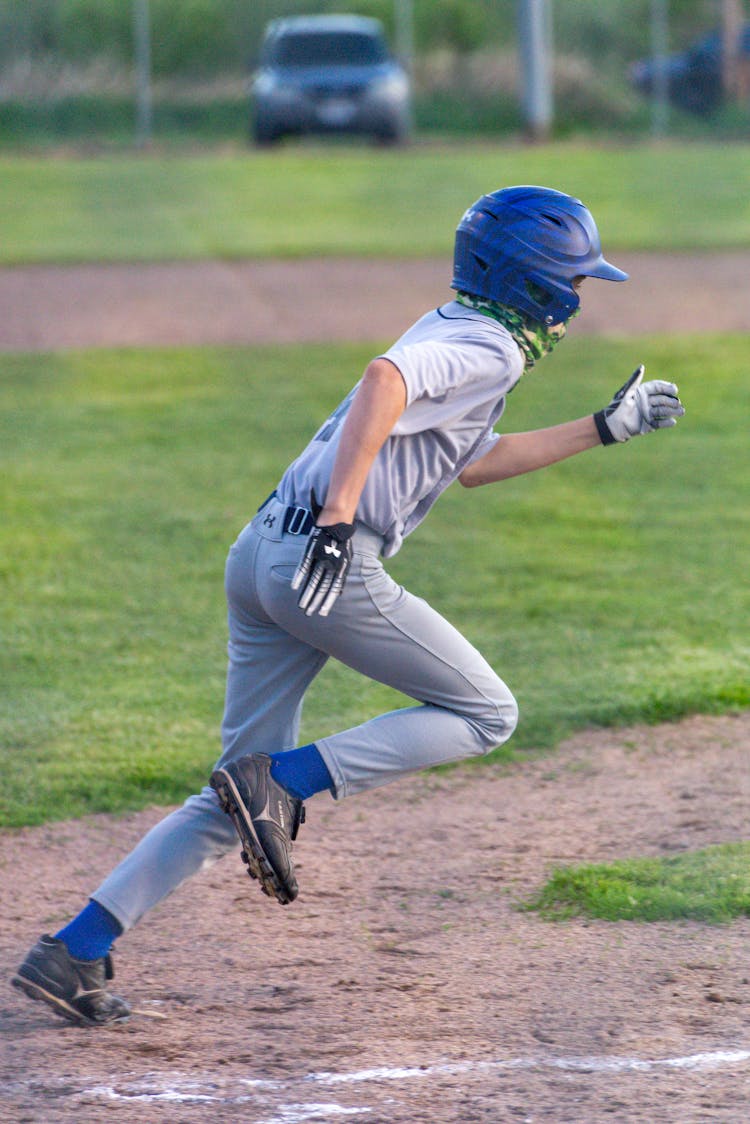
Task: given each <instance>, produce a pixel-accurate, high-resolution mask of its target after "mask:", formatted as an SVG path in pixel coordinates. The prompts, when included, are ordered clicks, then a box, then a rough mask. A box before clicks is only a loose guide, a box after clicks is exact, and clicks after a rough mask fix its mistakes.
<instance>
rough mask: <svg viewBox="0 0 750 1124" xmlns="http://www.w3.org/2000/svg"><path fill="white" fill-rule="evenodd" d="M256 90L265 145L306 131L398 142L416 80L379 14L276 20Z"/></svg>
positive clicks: (258, 139)
mask: <svg viewBox="0 0 750 1124" xmlns="http://www.w3.org/2000/svg"><path fill="white" fill-rule="evenodd" d="M251 94H252V103H253V104H252V137H253V140H254V141H255V143H256V144H260V145H267V144H273V143H274V142H275V141H278V140H280V139H281V138H282V137H283V136H286V135H288V134H291V135H297V136H299V135H303V134H307V133H354V134H357V133H359V134H364V135H368V136H371V137H373V138H375V139H376V140H379V141H381V142H383V143H391V144H396V143H399V142H402V141H405V140H406V139H407V138H408V136H409V133H410V127H411V90H410V83H409V79H408V76H407V74H406V72H405V71H404V69H403V67H401V66H400V65H399V64H398V63H397V62H396V61H395V60H394V59H393V58H391V56H390V54H389V52H388V46H387V44H386V40H385V36H384V32H383V27H382V24H381V23H380V22H379V21H378V20H374V19H367V18H365V17H361V16H296V17H290V18H288V19H278V20H273V21H272V22H271V23H270V24H269V25H268V27H267V28H266V32H265V36H264V39H263V45H262V47H261V56H260V68H259V70H258V71H257V73H256V74H255V76H254V79H253V82H252V91H251Z"/></svg>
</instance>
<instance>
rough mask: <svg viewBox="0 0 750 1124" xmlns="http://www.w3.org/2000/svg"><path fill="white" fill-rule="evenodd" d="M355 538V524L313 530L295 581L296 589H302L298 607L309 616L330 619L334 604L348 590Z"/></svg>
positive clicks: (293, 581)
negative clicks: (348, 574)
mask: <svg viewBox="0 0 750 1124" xmlns="http://www.w3.org/2000/svg"><path fill="white" fill-rule="evenodd" d="M353 534H354V527H353V526H352V524H351V523H334V524H333V526H331V527H313V529H312V531H311V532H310V537H309V539H308V540H307V547H306V548H305V553H304V555H303V557H302V561H301V562H300V564H299V566H298V567H297V571H296V573H295V575H294V577H293V578H292V589H300V590H301V593H300V595H299V597H298V598H297V604H298V605H299V607H300V609H302V610H304V613H305V616H307V617H311V616H312V615H313V613H319V614H320V616H321V617H327V616H328V614H329V613H330V611H331V609H332V608H333V603H334V601H335V600H336V598H337V597H338V595H339V594H340V593H341V591H342V589H343V588H344V583H345V581H346V575H347V573H348V570H349V567H350V565H351V562H352V544H351V542H350V541H349V540H350V539H351V537H352V535H353Z"/></svg>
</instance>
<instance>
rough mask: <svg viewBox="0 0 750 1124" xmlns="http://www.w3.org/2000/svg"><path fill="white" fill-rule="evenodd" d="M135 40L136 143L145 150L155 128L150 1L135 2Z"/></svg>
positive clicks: (138, 0) (139, 0)
mask: <svg viewBox="0 0 750 1124" xmlns="http://www.w3.org/2000/svg"><path fill="white" fill-rule="evenodd" d="M133 39H134V43H135V83H136V129H135V143H136V145H137V146H138V147H139V148H143V147H144V146H145V145H147V144H148V143H149V141H150V140H151V132H152V128H153V106H152V98H151V21H150V18H149V8H148V0H133Z"/></svg>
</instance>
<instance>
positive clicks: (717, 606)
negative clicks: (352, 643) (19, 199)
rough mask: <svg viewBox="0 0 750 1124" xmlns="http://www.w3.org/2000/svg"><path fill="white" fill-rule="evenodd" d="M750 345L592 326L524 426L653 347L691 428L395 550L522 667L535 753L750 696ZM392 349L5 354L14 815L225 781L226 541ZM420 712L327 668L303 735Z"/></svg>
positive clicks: (452, 519) (60, 813) (2, 658)
mask: <svg viewBox="0 0 750 1124" xmlns="http://www.w3.org/2000/svg"><path fill="white" fill-rule="evenodd" d="M746 348H747V341H746V339H745V338H743V337H739V336H737V337H722V338H712V337H708V336H700V337H694V338H685V339H683V340H679V341H675V340H667V339H658V338H653V339H647V340H639V341H638V343H637V345H635V344H634V343H633V342H632V341H624V340H623V341H616V340H609V341H603V340H598V341H596V340H591V339H588V340H587V339H582V340H575V339H571V340H569V341H568V342H567V343H566V344H565V346H564V347H562V348H560V349H559V350H558V351H556V352H555V354H554V355H553V356H552V357H550V358H549V359H548V360H546V361H545V363H544V364H543V365H542V366H541V367H540V368H539V369H538V370H537V371H535V372H532V373H530V374H529V375H528V376H527V377H526V378H525V380H524V383H523V384H522V386H521V387H520V388H519V389H518V390H517V391H516V392H515V393H514V394H513V396H512V398H511V399H510V401H509V407H508V410H507V412H506V418H505V423H504V424H505V425H506V427H507V428H508V429H525V428H529V427H531V426H535V425H544V424H551V423H553V422H555V421H559V420H562V419H564V418H566V417H573V416H577V415H580V414H583V413H587V412H590V411H592V410H594V409H596V408H598V407H599V406H600V405H602V404H603V403H604V402H606V401H607V400H608V399H609V397H610V395H611V393H612V391H613V390H614V389H615V388H616V387H617V386H618V385H619V384H620V383H621V382H622V381H623V379H624V377H625V376H627V375H628V374H629V373H630V371H631V370H632V368H633V366H634V365H635V363H636V362H638V361H644V362H646V364H647V370H648V373H649V374H650V375H652V376H657V375H658V376H663V377H666V378H673V379H674V380H675V381H677V382H678V383H679V384H680V388H681V391H682V395H683V399H684V401H685V403H686V407H687V411H688V413H687V416H686V417H685V418H684V419H683V421H682V422H681V423H680V425H679V427H678V428H677V429H675V430H673V431H670V432H667V433H663V434H657V435H652V436H650V437H648V438H643V439H639V440H637V441H633V442H631V443H630V444H629V445H627V446H625V447H615V448H612V449H597V450H594V451H592V452H590V453H587V454H585V455H584V456H581V457H578V458H575V459H573V460H571V461H569V462H566V463H565V464H562V465H558V466H556V467H554V468H551V469H548V470H545V471H544V472H541V473H536V474H534V475H532V476H529V477H525V478H519V479H517V480H513V481H508V482H506V483H505V484H503V485H499V486H495V487H494V488H482V489H476V490H474V491H471V492H466V491H464V490H463V489H461V488H460V487H459V486H455V487H454V488H452V489H450V490H449V492H448V493H447V494H446V495H445V496H444V497H443V498H442V499H441V501H440V503H439V504H438V505H437V507H436V509H435V511H434V512H433V514H432V515H431V518H430V519H429V520H428V522H427V523H426V524H424V525H423V526H422V527H421V528H420V529H419V530H418V531H417V532H416V534H415V535H414V536H413V538H411V539H410V540H409V542H408V543H407V544H406V547H405V548H404V550H403V552H402V554H401V555H399V556H398V557H397V558H396V559H395V560H394V562H393V564H392V565H391V567H390V568H391V569H392V572H393V573H394V574H395V576H396V577H397V578H399V579H400V580H403V581H405V582H406V583H407V584H408V585H409V587H410V588H411V589H412V590H413V591H414V592H415V593H418V594H422V595H424V596H426V597H428V598H429V599H430V600H431V601H433V602H434V604H435V606H436V607H437V608H439V609H440V610H441V611H442V612H443V613H444V614H445V615H446V616H447V617H448V618H449V619H451V620H453V621H454V623H455V624H456V625H457V626H458V627H460V628H461V629H462V630H463V631H464V632H465V633H466V634H467V635H468V636H469V637H470V638H471V639H472V640H473V641H474V642H475V643H476V644H477V645H478V646H479V647H480V648H481V649H482V650H483V651H484V653H485V654H486V655H487V657H488V658H489V660H490V661H491V662H492V663H493V665H494V666H495V667H496V668H497V670H498V671H499V673H500V674H501V675H503V676H504V677H505V678H506V679H507V680H508V682H509V683H510V685H511V686H512V688H513V689H514V691H515V692H516V694H517V696H518V698H519V702H520V705H521V714H522V718H521V725H520V728H519V731H518V734H517V736H516V738H515V739H514V743H513V744H514V745H515V747H516V748H523V747H527V748H528V747H535V746H539V747H550V746H552V745H554V744H555V742H556V740H557V739H558V738H560V737H561V736H563V735H564V734H567V733H569V732H571V731H572V730H574V729H576V728H579V727H582V726H585V725H589V724H592V723H593V724H615V723H629V722H634V721H639V720H646V721H658V720H661V719H670V718H675V717H678V716H680V715H683V714H687V713H690V712H720V711H724V710H727V709H733V708H738V707H744V706H747V705H748V704H749V703H750V693H749V690H748V680H747V666H748V638H747V619H748V608H749V607H750V606H749V605H748V602H749V600H750V598H749V596H748V585H747V577H746V571H745V559H746V557H747V552H748V547H749V546H750V519H749V518H748V511H747V503H746V500H747V490H748V484H749V483H750V465H748V460H747V456H746V443H747V431H748V427H749V425H750V417H749V416H748V414H749V412H750V411H749V408H748V398H747V393H746V378H747V375H746V370H747V358H746ZM372 353H373V348H372V347H368V346H356V347H355V346H348V347H323V346H321V347H315V348H311V347H305V348H304V349H303V348H295V347H285V348H268V349H257V350H252V349H223V350H216V349H200V350H194V351H161V350H153V351H127V352H126V351H119V352H118V351H103V352H96V353H94V352H89V353H85V354H60V355H46V356H22V355H18V356H6V357H5V358H4V361H3V365H2V373H1V374H0V462H1V464H2V471H0V581H1V582H2V592H3V596H2V609H1V610H0V612H1V614H2V624H1V626H0V627H1V631H2V636H3V645H2V648H0V746H1V747H2V757H3V762H4V774H5V776H4V784H3V791H2V806H0V822H1V823H3V824H5V825H17V824H23V823H39V822H43V821H44V820H47V819H61V818H66V817H69V816H74V815H78V814H81V813H83V812H88V811H94V810H122V809H126V808H135V807H139V806H143V805H145V804H148V803H151V802H156V803H162V802H172V801H176V800H179V799H181V798H182V797H183V796H184V795H185V793H186V792H187V791H192V790H193V789H194V788H195V786H196V785H201V784H202V783H203V782H204V780H205V776H206V773H207V771H208V769H209V768H210V766H211V764H212V762H213V760H214V759H215V757H216V756H217V753H218V748H219V746H218V727H219V722H220V718H221V709H222V701H223V679H224V666H225V623H224V604H223V590H222V575H223V564H224V558H225V555H226V551H227V549H228V546H229V544H230V542H231V541H232V538H233V537H234V535H235V534H236V533H237V532H238V531H239V530H240V528H241V527H242V525H243V524H244V522H245V520H246V519H247V518H248V517H249V516H250V515H251V514H252V513H253V511H254V510H255V508H256V507H257V505H258V503H259V502H260V501H261V500H262V499H263V498H264V497H265V495H266V494H267V493H268V492H269V491H270V489H271V488H272V487H273V486H274V485H275V483H276V481H277V479H278V476H279V474H280V472H281V471H282V470H283V468H284V467H285V465H286V463H287V461H288V460H289V459H290V458H291V457H292V456H293V455H294V454H295V453H296V452H297V451H298V450H299V448H300V447H301V446H302V444H303V443H304V442H305V441H306V440H307V438H308V437H309V435H310V434H311V433H312V431H313V430H314V429H315V427H316V425H317V423H318V422H319V420H320V418H321V416H323V415H324V414H325V413H326V411H327V410H329V409H330V408H331V407H332V406H334V405H335V404H336V402H337V401H338V400H339V398H340V397H341V396H342V394H343V393H344V392H345V391H346V390H347V389H348V387H349V385H350V384H351V383H352V381H354V379H355V378H356V377H358V375H359V373H360V371H361V368H362V367H363V365H364V363H365V362H366V360H367V359H368V358H369V357H370V355H371V354H372ZM467 536H469V538H470V541H471V544H472V550H471V558H470V560H469V561H468V562H467V560H466V542H467ZM456 575H460V581H457V580H456ZM399 701H400V700H399V699H398V698H395V697H394V696H393V695H392V694H391V692H389V691H387V690H386V689H384V688H381V687H379V686H378V685H375V684H370V683H368V682H365V681H363V680H361V679H360V678H358V677H356V676H355V675H353V674H352V673H349V672H348V671H346V670H344V669H341V668H339V667H335V666H333V665H329V667H328V668H326V670H325V671H324V673H323V675H322V676H321V678H320V679H319V680H318V682H317V683H316V684H315V685H314V687H313V689H312V691H311V693H310V697H309V705H308V707H307V711H306V719H305V725H304V734H305V736H306V737H308V738H315V737H318V736H322V735H324V734H325V733H328V732H330V731H331V730H334V729H337V728H341V727H343V726H345V725H348V724H352V723H356V722H358V721H360V720H363V719H364V718H366V717H369V716H370V715H371V714H373V713H376V712H378V711H379V710H381V709H384V708H385V707H388V706H392V705H394V703H395V704H396V705H398V703H399Z"/></svg>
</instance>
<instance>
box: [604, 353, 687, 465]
mask: <svg viewBox="0 0 750 1124" xmlns="http://www.w3.org/2000/svg"><path fill="white" fill-rule="evenodd" d="M644 370H645V367H644V366H643V364H641V366H640V367H638V369H637V370H636V371H634V372H633V374H632V375H631V376H630V378H629V379H628V381H627V382H626V383H625V384H624V385H623V386H621V387H620V389H619V390H618V391H617V394H616V395H615V396H614V398H613V399H612V401H611V402H610V404H609V405H608V406H605V407H604V409H603V410H599V412H598V413H596V414H594V421H595V423H596V428H597V430H598V431H599V436H600V437H601V440H602V445H614V443H615V442H616V441H629V440H630V438H631V437H637V436H638V435H639V434H640V433H651V432H652V431H653V430H655V429H666V428H667V427H668V426H670V425H676V424H677V419H678V418H681V417H682V415H683V414H684V413H685V408H684V406H683V405H682V402H680V399H679V398H678V396H677V387H676V386H675V384H674V383H673V382H662V380H661V379H653V380H652V381H651V382H642V379H643V372H644Z"/></svg>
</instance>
